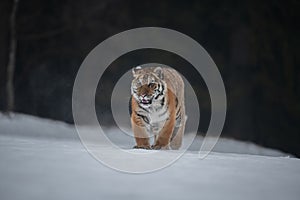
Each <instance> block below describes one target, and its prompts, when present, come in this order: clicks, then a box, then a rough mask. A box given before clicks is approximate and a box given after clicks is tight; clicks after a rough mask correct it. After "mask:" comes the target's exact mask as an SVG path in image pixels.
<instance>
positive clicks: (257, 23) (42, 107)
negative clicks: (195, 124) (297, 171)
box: [0, 0, 300, 157]
mask: <svg viewBox="0 0 300 200" xmlns="http://www.w3.org/2000/svg"><path fill="white" fill-rule="evenodd" d="M299 4H300V3H299V1H296V0H290V1H278V0H273V1H212V0H210V1H209V0H207V1H163V0H160V1H125V0H124V1H121V0H110V1H107V0H102V1H99V0H90V1H85V0H77V1H74V0H43V1H41V0H19V4H18V9H17V15H16V32H17V52H16V53H17V54H16V65H15V67H16V69H15V73H14V94H15V104H14V109H13V111H15V112H21V113H28V114H32V115H37V116H41V117H47V118H53V119H58V120H63V121H66V122H69V123H72V122H73V119H72V110H71V103H72V99H71V97H72V87H73V83H74V79H75V76H76V73H77V70H78V68H79V66H80V64H81V62H82V61H83V59H84V58H85V56H86V55H87V54H88V53H89V52H90V51H91V50H92V49H93V48H94V47H95V46H96V45H98V44H99V43H100V42H102V41H103V40H105V39H106V38H108V37H110V36H112V35H114V34H117V33H119V32H121V31H125V30H128V29H132V28H137V27H143V26H157V27H165V28H170V29H174V30H177V31H180V32H182V33H184V34H186V35H188V36H190V37H192V38H193V39H195V40H196V41H197V42H199V43H200V44H201V45H202V46H203V47H204V48H205V49H206V50H207V51H208V53H209V54H210V55H211V57H212V58H213V60H214V61H215V63H216V64H217V66H218V68H219V70H220V73H221V75H222V77H223V80H224V83H225V87H226V91H227V98H228V111H227V119H226V122H225V127H224V130H223V133H222V135H223V136H227V137H233V138H236V139H241V140H248V141H253V142H255V143H257V144H260V145H263V146H266V147H272V148H277V149H280V150H282V151H285V152H289V153H292V154H294V155H297V156H298V157H299V156H300V145H299V144H300V80H299V78H300V69H299V57H297V53H298V52H299V50H300V49H299V45H300V43H299V25H298V24H299V21H298V20H297V19H298V18H299V14H297V12H299V8H300V6H299ZM12 7H13V1H12V0H11V1H8V0H2V1H1V2H0V13H1V14H0V15H1V17H0V29H1V31H0V109H1V110H2V111H8V107H7V93H6V85H7V83H6V82H7V64H8V57H9V44H10V39H11V38H10V28H9V19H10V15H11V12H12ZM127 56H128V57H127V59H125V58H124V59H123V60H122V58H120V59H118V60H116V62H114V63H113V64H112V66H110V68H109V70H108V71H107V72H106V74H105V76H103V78H102V80H103V82H104V83H105V84H108V85H112V84H113V83H110V82H109V81H110V80H111V78H112V77H116V74H117V73H118V65H119V64H120V63H123V64H124V63H127V64H128V63H129V64H136V63H139V62H141V63H146V62H147V61H160V62H161V63H164V62H163V61H165V63H164V64H169V65H171V66H172V65H178V64H179V63H180V64H184V63H185V61H183V60H181V59H180V58H178V57H176V56H174V55H171V54H169V53H167V52H163V53H162V52H159V51H154V50H149V51H147V53H145V52H144V53H143V54H141V52H133V53H131V54H130V55H127ZM189 69H191V68H189ZM186 74H187V75H188V74H192V71H187V72H186ZM192 79H193V78H192ZM193 86H194V88H195V91H196V92H197V94H198V95H199V96H200V97H202V98H200V99H201V100H200V101H199V104H200V107H201V111H203V113H204V114H203V115H202V113H201V119H203V122H202V123H201V124H200V128H199V132H205V130H206V129H207V127H206V126H207V124H208V121H209V116H210V99H209V96H208V94H207V91H206V88H205V84H202V83H201V81H200V82H199V84H197V81H196V82H195V84H194V85H193ZM105 95H106V94H105V89H103V90H102V92H101V93H98V94H97V98H96V100H97V102H98V103H97V105H98V106H97V108H98V109H97V110H98V111H99V109H102V110H100V113H102V115H103V116H105V115H108V117H107V120H106V121H105V120H104V122H103V123H106V124H109V123H110V122H111V120H110V119H111V118H110V117H109V112H108V111H107V110H109V108H108V107H107V105H108V104H109V103H110V102H107V99H106V98H104V96H105Z"/></svg>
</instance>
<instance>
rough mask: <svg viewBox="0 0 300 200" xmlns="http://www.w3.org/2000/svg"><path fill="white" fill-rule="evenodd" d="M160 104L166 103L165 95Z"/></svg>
mask: <svg viewBox="0 0 300 200" xmlns="http://www.w3.org/2000/svg"><path fill="white" fill-rule="evenodd" d="M160 105H161V106H162V107H163V106H164V105H165V97H164V98H162V100H161V102H160Z"/></svg>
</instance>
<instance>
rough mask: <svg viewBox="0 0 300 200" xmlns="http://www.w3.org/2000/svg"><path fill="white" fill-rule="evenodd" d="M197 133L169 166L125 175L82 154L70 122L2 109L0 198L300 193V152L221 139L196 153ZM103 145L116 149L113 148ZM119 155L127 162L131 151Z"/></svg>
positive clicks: (270, 196) (212, 196)
mask: <svg viewBox="0 0 300 200" xmlns="http://www.w3.org/2000/svg"><path fill="white" fill-rule="evenodd" d="M107 132H108V135H110V136H111V137H112V138H114V137H115V135H119V134H117V132H118V130H117V129H108V131H107ZM186 137H189V135H187V136H186ZM201 140H202V138H201V137H198V138H197V139H196V141H195V142H194V144H193V145H192V147H191V148H190V149H189V150H188V151H187V152H186V153H185V154H184V155H183V156H182V157H181V158H180V159H179V160H177V161H176V162H175V163H174V164H172V165H170V166H169V167H166V168H164V169H162V170H159V171H156V172H152V173H146V174H128V173H121V172H118V171H115V170H113V169H111V168H109V167H106V166H104V165H103V164H101V163H100V162H98V161H97V160H96V159H94V158H93V157H92V156H91V155H90V154H89V153H87V151H86V149H85V148H84V147H83V145H82V144H81V142H80V140H79V139H78V136H77V135H76V131H75V128H74V127H73V126H72V125H68V124H65V123H63V122H58V121H53V120H48V119H41V118H38V117H33V116H28V115H22V114H15V115H13V116H12V117H11V118H8V117H6V116H4V115H1V114H0V158H1V161H0V178H1V179H0V199H3V200H6V199H9V200H14V199H49V200H50V199H51V200H52V199H230V200H235V199H243V200H244V199H245V200H247V199H251V200H252V199H298V198H299V196H300V191H299V188H298V187H299V184H300V161H299V159H296V158H290V157H289V156H288V155H286V154H284V153H282V152H280V151H277V150H272V149H267V148H262V147H259V146H257V145H254V144H251V143H245V142H240V141H235V140H231V139H221V140H219V142H218V144H217V146H216V148H215V149H214V152H211V153H210V154H209V156H207V157H206V158H205V159H199V158H198V152H197V151H196V150H198V149H199V148H200V146H197V145H200V144H201ZM114 141H115V142H116V143H118V144H123V146H125V147H126V148H127V147H128V149H129V148H130V147H131V145H132V144H133V142H132V141H131V143H129V144H125V142H128V141H129V140H128V141H127V140H125V139H122V138H120V137H116V138H115V140H114ZM103 150H104V151H105V152H109V153H110V156H114V150H113V149H110V148H109V147H103ZM130 151H133V152H141V151H143V150H130ZM172 153H174V152H173V151H158V152H157V153H156V154H155V156H156V157H157V159H158V160H159V159H163V158H164V157H165V156H168V155H170V154H172ZM251 154H252V155H251ZM267 155H268V156H267ZM120 159H124V160H125V161H126V162H132V160H130V159H132V158H130V159H129V158H120ZM140 164H144V165H146V164H147V163H140Z"/></svg>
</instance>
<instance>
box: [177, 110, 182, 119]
mask: <svg viewBox="0 0 300 200" xmlns="http://www.w3.org/2000/svg"><path fill="white" fill-rule="evenodd" d="M180 113H181V107H180V108H178V110H177V112H176V119H177V118H178V116H180Z"/></svg>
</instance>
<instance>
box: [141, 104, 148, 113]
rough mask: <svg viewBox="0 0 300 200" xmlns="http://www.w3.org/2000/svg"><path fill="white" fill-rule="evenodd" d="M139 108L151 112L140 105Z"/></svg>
mask: <svg viewBox="0 0 300 200" xmlns="http://www.w3.org/2000/svg"><path fill="white" fill-rule="evenodd" d="M138 106H139V108H140V109H142V110H144V111H146V112H149V110H147V109H146V108H143V107H142V106H141V105H140V104H138Z"/></svg>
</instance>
